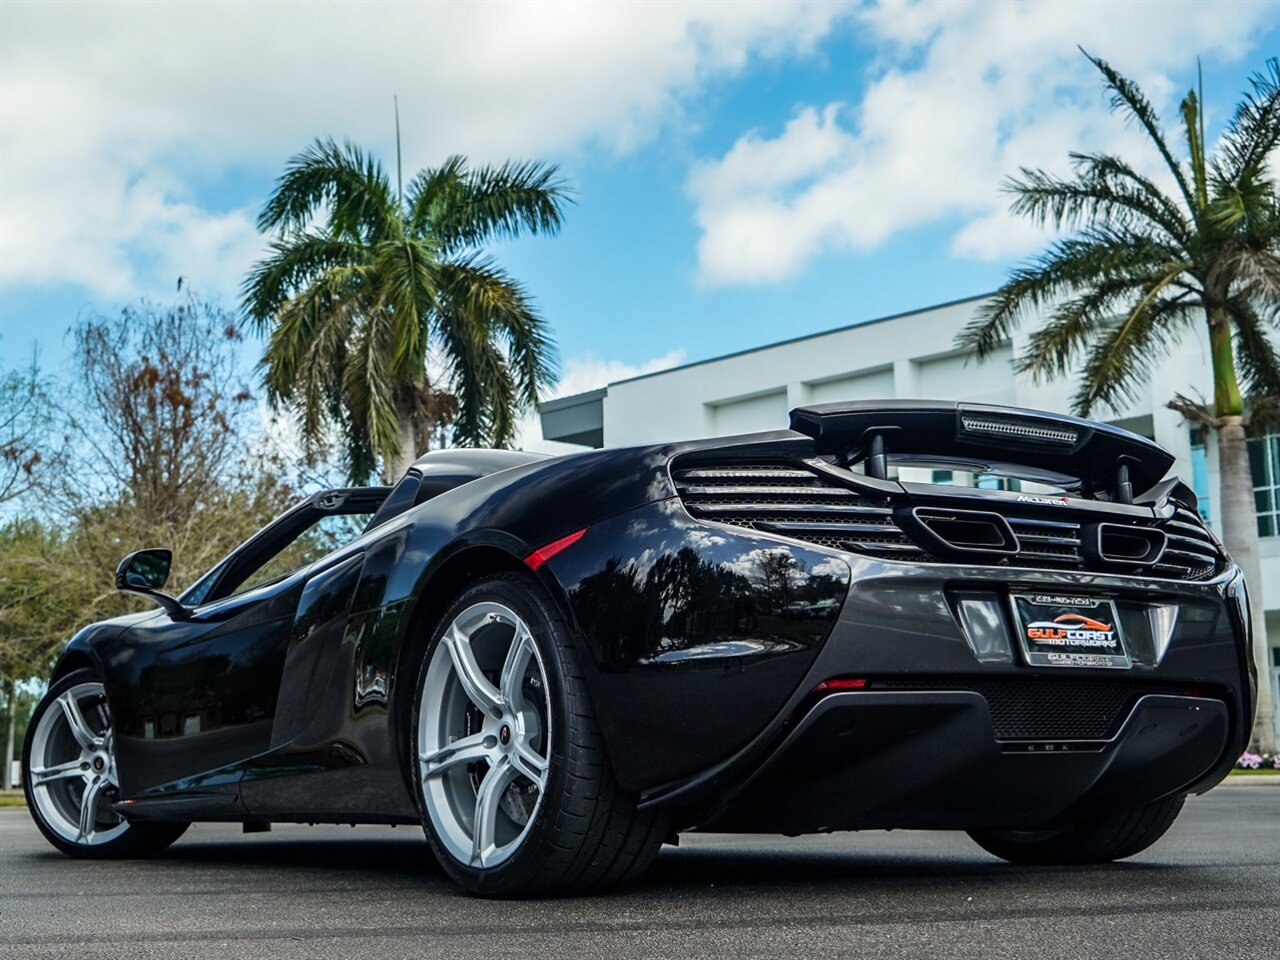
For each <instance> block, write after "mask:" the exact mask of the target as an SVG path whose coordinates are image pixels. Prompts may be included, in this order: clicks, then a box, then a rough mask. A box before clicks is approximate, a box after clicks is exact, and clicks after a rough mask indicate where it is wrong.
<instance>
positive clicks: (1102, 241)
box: [956, 226, 1181, 357]
mask: <svg viewBox="0 0 1280 960" xmlns="http://www.w3.org/2000/svg"><path fill="white" fill-rule="evenodd" d="M1178 262H1181V251H1180V250H1178V249H1177V248H1174V247H1171V246H1169V245H1167V244H1163V243H1160V242H1157V241H1154V240H1152V239H1150V238H1149V237H1145V236H1142V235H1139V234H1133V233H1130V232H1128V231H1125V230H1123V229H1116V228H1109V227H1101V226H1095V227H1091V228H1088V229H1086V230H1082V231H1081V232H1080V234H1079V236H1076V237H1069V238H1067V239H1065V240H1059V241H1057V242H1055V243H1053V244H1052V245H1050V247H1049V249H1048V251H1047V252H1045V253H1044V254H1042V255H1041V256H1039V257H1036V258H1034V259H1032V260H1030V261H1028V262H1027V263H1024V264H1021V265H1019V266H1018V267H1015V268H1014V270H1013V272H1012V273H1011V275H1010V277H1009V280H1008V281H1007V282H1006V283H1005V284H1004V286H1003V287H1001V288H1000V289H999V290H998V291H997V292H996V293H995V295H994V296H992V298H991V299H990V300H988V301H987V302H986V303H985V304H983V305H982V307H981V308H979V310H978V312H977V315H976V316H975V317H974V319H973V320H972V321H971V322H970V323H969V324H968V325H967V326H966V327H965V328H964V330H962V331H961V333H960V335H959V336H958V337H957V338H956V343H957V344H958V345H959V346H961V347H964V348H967V349H971V350H974V351H976V352H977V354H978V356H979V357H985V356H987V355H989V354H990V353H991V352H992V351H994V350H996V349H997V348H998V347H999V346H1000V345H1001V344H1003V343H1004V342H1005V341H1007V340H1008V339H1009V337H1010V336H1011V335H1012V333H1013V331H1014V330H1015V329H1017V327H1018V325H1019V324H1020V323H1021V321H1022V320H1023V318H1024V317H1025V316H1026V315H1027V314H1029V313H1032V312H1034V311H1038V310H1040V309H1042V308H1044V307H1046V306H1052V305H1054V304H1056V303H1057V302H1058V301H1060V300H1061V299H1062V298H1064V297H1068V296H1073V295H1076V294H1077V293H1078V292H1079V291H1084V290H1088V289H1090V288H1092V287H1095V286H1097V285H1099V284H1103V283H1106V282H1108V281H1112V280H1116V279H1122V278H1125V277H1134V276H1140V277H1145V276H1150V275H1151V274H1152V273H1153V272H1155V271H1159V270H1160V269H1161V268H1162V267H1164V266H1165V265H1167V264H1171V263H1178Z"/></svg>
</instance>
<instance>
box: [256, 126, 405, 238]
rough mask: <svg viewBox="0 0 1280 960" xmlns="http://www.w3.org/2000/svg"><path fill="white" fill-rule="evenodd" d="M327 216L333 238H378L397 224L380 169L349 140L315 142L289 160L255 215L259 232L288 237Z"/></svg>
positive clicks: (385, 182)
mask: <svg viewBox="0 0 1280 960" xmlns="http://www.w3.org/2000/svg"><path fill="white" fill-rule="evenodd" d="M326 208H327V213H328V232H329V233H331V234H333V235H334V236H343V237H366V238H370V239H377V238H380V237H383V236H386V235H387V234H389V233H392V232H394V224H395V223H396V222H397V221H398V220H399V219H400V217H399V211H398V209H397V207H396V203H395V199H394V196H393V194H392V192H391V183H390V181H389V180H388V179H387V175H386V172H385V171H384V170H383V169H382V165H381V164H380V163H378V161H377V160H375V159H374V158H373V157H372V156H367V155H366V154H365V153H364V151H363V150H361V149H360V148H359V147H358V146H356V145H355V144H353V143H351V142H350V141H347V142H345V143H344V144H342V145H341V146H339V145H338V144H337V143H336V142H335V141H334V140H332V139H329V140H316V141H315V143H313V144H312V145H311V146H310V147H308V148H307V149H306V150H304V151H302V152H301V153H299V154H296V155H295V156H293V157H292V158H290V160H289V163H288V165H287V166H286V167H285V171H284V173H283V174H282V175H281V176H280V178H279V179H278V180H277V181H276V185H275V189H274V190H273V191H272V193H271V196H270V197H269V198H268V199H267V203H266V206H264V207H263V208H262V213H261V214H259V216H258V229H259V230H261V231H263V232H264V233H265V232H268V231H271V230H278V231H280V232H281V233H284V234H289V233H293V232H296V231H300V230H305V229H307V228H308V227H309V226H310V225H311V222H312V221H313V220H315V219H317V218H318V217H320V216H321V215H322V214H324V213H325V212H326Z"/></svg>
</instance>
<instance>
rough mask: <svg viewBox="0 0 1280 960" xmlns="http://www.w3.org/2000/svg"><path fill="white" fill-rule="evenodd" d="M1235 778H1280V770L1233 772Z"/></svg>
mask: <svg viewBox="0 0 1280 960" xmlns="http://www.w3.org/2000/svg"><path fill="white" fill-rule="evenodd" d="M1231 776H1233V777H1280V770H1277V769H1275V768H1274V767H1263V768H1262V769H1261V770H1239V769H1237V770H1232V771H1231Z"/></svg>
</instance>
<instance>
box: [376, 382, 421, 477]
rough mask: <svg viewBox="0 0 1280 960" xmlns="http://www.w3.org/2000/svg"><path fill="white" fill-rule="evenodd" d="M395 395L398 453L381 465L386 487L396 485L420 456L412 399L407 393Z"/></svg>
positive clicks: (398, 392) (401, 392) (402, 392)
mask: <svg viewBox="0 0 1280 960" xmlns="http://www.w3.org/2000/svg"><path fill="white" fill-rule="evenodd" d="M397 394H398V396H397V397H396V435H397V436H398V437H399V438H400V453H399V454H398V455H397V456H395V457H391V458H388V459H387V460H386V461H385V462H384V463H383V465H382V480H383V482H384V483H386V484H388V485H390V484H394V483H397V482H398V481H399V480H400V478H401V477H403V476H404V475H405V472H406V471H407V470H408V469H409V468H410V467H411V466H413V462H414V461H415V460H417V459H418V457H419V456H420V454H419V452H418V425H417V418H416V415H415V414H416V410H415V405H414V403H413V398H412V397H411V396H410V395H409V391H397Z"/></svg>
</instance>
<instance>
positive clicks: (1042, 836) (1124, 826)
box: [969, 793, 1186, 866]
mask: <svg viewBox="0 0 1280 960" xmlns="http://www.w3.org/2000/svg"><path fill="white" fill-rule="evenodd" d="M1185 800H1186V794H1184V793H1176V794H1173V795H1172V796H1168V797H1163V798H1162V799H1160V800H1155V801H1153V802H1152V803H1148V804H1146V805H1145V806H1141V807H1136V808H1128V809H1124V808H1122V809H1119V810H1114V811H1112V812H1110V813H1106V814H1102V815H1100V816H1096V817H1090V818H1086V819H1083V820H1080V821H1078V822H1076V823H1073V824H1071V825H1069V826H1066V827H1060V828H1056V829H1051V830H1041V831H1031V830H1027V831H1023V830H970V831H969V836H970V837H972V838H973V841H974V842H975V843H976V844H978V846H980V847H982V849H983V850H986V851H987V852H988V853H991V854H994V855H995V856H997V857H999V858H1000V859H1001V860H1007V861H1009V862H1010V863H1016V864H1019V865H1024V866H1044V865H1072V864H1086V863H1109V862H1110V861H1112V860H1123V859H1124V858H1125V857H1132V856H1133V855H1134V854H1136V853H1141V852H1142V851H1143V850H1145V849H1147V847H1149V846H1151V845H1152V844H1153V843H1155V842H1156V841H1157V840H1159V839H1160V838H1161V837H1162V836H1164V834H1165V831H1166V830H1168V829H1169V827H1171V826H1172V825H1173V821H1174V820H1176V819H1177V817H1178V814H1179V812H1181V810H1182V804H1183V801H1185Z"/></svg>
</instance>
